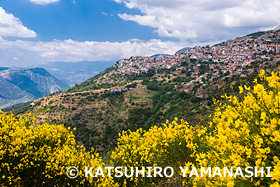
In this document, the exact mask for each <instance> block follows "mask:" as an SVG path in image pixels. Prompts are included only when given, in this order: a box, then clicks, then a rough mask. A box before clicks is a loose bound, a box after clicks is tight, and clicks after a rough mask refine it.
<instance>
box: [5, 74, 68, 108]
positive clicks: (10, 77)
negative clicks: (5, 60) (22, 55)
mask: <svg viewBox="0 0 280 187" xmlns="http://www.w3.org/2000/svg"><path fill="white" fill-rule="evenodd" d="M0 82H1V84H0V85H1V89H0V98H1V101H0V106H1V108H4V107H7V106H9V105H10V104H16V103H20V102H21V101H22V102H26V101H27V100H33V99H36V98H40V97H43V96H45V95H47V94H50V93H53V92H57V91H60V90H62V89H65V88H68V87H69V85H67V84H66V83H64V82H62V81H60V80H59V79H57V78H55V77H54V76H52V75H51V74H50V73H49V72H47V71H46V70H45V69H44V68H30V69H18V68H2V70H0ZM21 99H22V100H21Z"/></svg>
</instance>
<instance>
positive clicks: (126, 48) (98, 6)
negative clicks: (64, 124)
mask: <svg viewBox="0 0 280 187" xmlns="http://www.w3.org/2000/svg"><path fill="white" fill-rule="evenodd" d="M279 10H280V2H279V0H215V1H214V0H200V1H197V0H172V1H170V0H2V1H0V66H25V67H27V66H31V65H33V66H36V65H38V64H41V63H44V62H48V61H65V62H67V61H69V62H76V61H82V60H89V61H106V60H119V59H121V58H126V57H130V56H134V55H143V56H146V55H152V54H155V53H169V54H173V53H174V52H176V51H177V50H179V49H180V48H183V47H189V46H190V47H192V46H195V45H206V44H210V45H211V44H215V43H217V42H220V41H225V40H228V39H234V38H235V37H237V36H243V35H246V34H249V33H251V32H255V31H259V30H267V29H272V28H274V27H276V26H277V25H279V24H280V23H279V20H280V14H279Z"/></svg>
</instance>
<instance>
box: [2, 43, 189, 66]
mask: <svg viewBox="0 0 280 187" xmlns="http://www.w3.org/2000/svg"><path fill="white" fill-rule="evenodd" d="M186 46H190V44H189V43H182V42H172V41H161V40H158V39H153V40H149V41H146V42H145V41H141V40H138V39H134V40H130V41H124V42H96V41H84V42H79V41H74V40H71V39H69V40H63V41H61V40H54V41H51V42H32V41H23V40H16V41H8V40H4V39H3V38H0V60H1V61H4V62H6V64H7V65H9V66H10V65H22V66H27V65H31V64H30V62H33V63H35V64H40V63H42V62H47V61H64V62H67V61H68V62H75V61H83V60H89V61H106V60H119V59H121V58H128V57H130V56H137V55H142V56H150V55H153V54H158V53H164V54H174V53H175V52H176V51H177V50H179V49H181V48H183V47H186ZM9 55H11V56H9ZM15 55H16V56H17V58H18V59H20V60H18V62H15V61H11V60H10V59H13V57H14V56H15ZM18 63H21V64H18Z"/></svg>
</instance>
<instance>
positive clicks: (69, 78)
mask: <svg viewBox="0 0 280 187" xmlns="http://www.w3.org/2000/svg"><path fill="white" fill-rule="evenodd" d="M115 63H116V61H96V62H93V61H81V62H47V63H44V64H41V65H40V67H43V68H45V69H46V70H47V71H49V72H50V73H51V74H52V75H54V76H55V77H57V78H58V79H61V80H63V81H65V82H66V83H67V84H69V85H70V86H73V85H75V84H76V83H77V84H79V83H81V82H83V81H85V80H87V79H89V78H91V77H93V76H94V75H96V74H98V73H100V72H102V71H104V70H105V69H106V68H108V67H111V66H113V65H115Z"/></svg>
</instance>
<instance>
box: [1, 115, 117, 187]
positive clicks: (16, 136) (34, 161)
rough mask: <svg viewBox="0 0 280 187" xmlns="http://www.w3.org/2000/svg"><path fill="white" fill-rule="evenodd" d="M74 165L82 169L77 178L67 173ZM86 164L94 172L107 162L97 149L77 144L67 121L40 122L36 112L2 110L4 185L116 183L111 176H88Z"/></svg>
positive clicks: (102, 184) (95, 184)
mask: <svg viewBox="0 0 280 187" xmlns="http://www.w3.org/2000/svg"><path fill="white" fill-rule="evenodd" d="M70 166H75V167H77V168H78V169H79V171H80V173H79V176H78V177H77V178H75V179H70V178H68V177H67V175H66V170H67V168H68V167H70ZM85 166H88V167H94V169H93V170H92V173H94V172H95V171H96V167H104V163H103V162H102V159H101V157H100V156H99V155H98V154H97V153H95V152H94V151H91V152H86V151H85V149H84V147H82V146H77V145H76V143H75V139H74V135H73V134H72V132H70V131H69V129H66V128H65V127H64V126H63V125H55V124H48V123H44V124H43V125H36V120H35V118H34V117H33V116H32V115H28V116H25V117H19V118H16V117H15V116H14V115H13V114H5V113H3V112H0V184H1V186H113V181H112V179H111V178H102V177H96V178H92V177H88V178H85V177H84V173H83V171H84V168H85Z"/></svg>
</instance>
